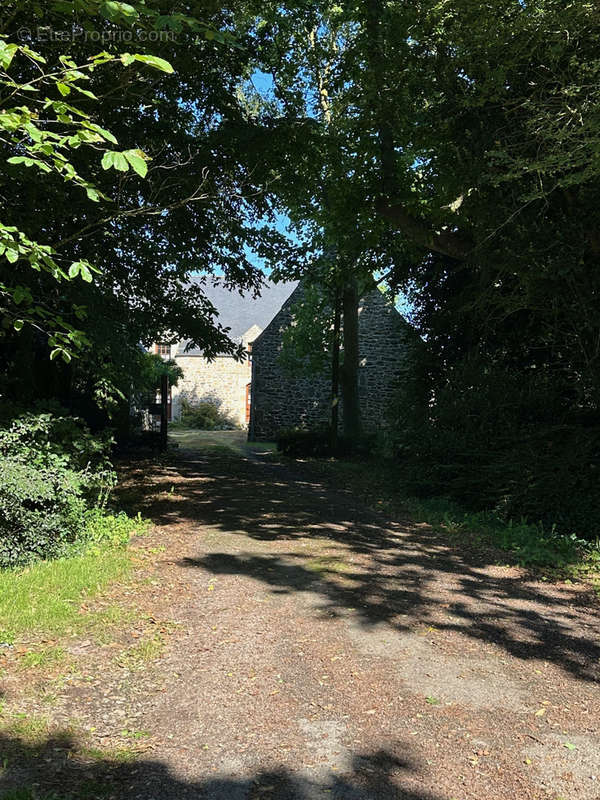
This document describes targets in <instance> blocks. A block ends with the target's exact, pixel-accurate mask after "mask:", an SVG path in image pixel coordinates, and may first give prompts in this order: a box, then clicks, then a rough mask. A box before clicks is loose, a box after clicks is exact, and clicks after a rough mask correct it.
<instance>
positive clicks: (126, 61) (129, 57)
mask: <svg viewBox="0 0 600 800" xmlns="http://www.w3.org/2000/svg"><path fill="white" fill-rule="evenodd" d="M134 61H135V56H134V55H133V53H121V63H122V64H123V65H124V66H125V67H128V66H129V65H130V64H133V62H134Z"/></svg>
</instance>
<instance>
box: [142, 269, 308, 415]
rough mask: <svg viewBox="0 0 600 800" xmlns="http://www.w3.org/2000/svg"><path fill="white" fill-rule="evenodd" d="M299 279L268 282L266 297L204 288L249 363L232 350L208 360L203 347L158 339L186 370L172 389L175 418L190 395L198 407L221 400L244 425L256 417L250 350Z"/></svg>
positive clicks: (161, 350)
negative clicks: (252, 405) (252, 407)
mask: <svg viewBox="0 0 600 800" xmlns="http://www.w3.org/2000/svg"><path fill="white" fill-rule="evenodd" d="M295 287H296V283H277V284H276V283H273V282H271V281H267V282H266V285H265V286H264V287H263V288H262V289H261V294H260V297H256V298H254V297H253V296H252V294H246V295H241V294H240V293H239V292H237V291H235V290H234V291H230V290H229V289H227V288H226V287H225V286H222V285H212V284H206V285H204V284H203V285H202V291H203V292H204V294H205V295H206V296H207V297H208V299H209V300H210V302H211V303H212V304H213V306H214V307H215V308H216V309H217V311H218V312H219V315H218V318H217V320H218V322H219V323H220V324H221V325H222V326H223V327H225V328H229V334H228V335H229V337H230V339H231V340H232V341H234V342H236V343H238V344H242V345H243V346H244V348H245V349H246V351H247V353H248V357H247V358H246V359H245V360H244V361H239V360H236V359H235V358H234V357H233V356H230V355H227V354H221V355H218V356H217V357H216V358H215V359H214V360H213V361H207V359H206V358H204V355H203V353H202V351H201V350H199V349H198V348H190V349H187V342H185V341H180V342H177V343H176V344H169V343H166V342H156V343H155V344H154V345H153V347H152V348H151V350H152V351H153V352H155V353H158V354H159V355H161V356H163V357H164V358H172V359H174V360H175V362H176V363H177V364H178V365H179V366H180V367H181V368H182V370H183V378H182V379H181V380H180V381H179V383H178V385H177V386H174V387H173V388H172V390H171V398H170V404H169V419H170V420H176V419H179V418H180V417H181V404H182V400H183V399H184V398H185V399H186V400H188V401H189V402H190V403H191V404H192V405H194V404H198V403H201V402H205V401H209V402H213V403H215V404H216V405H217V406H218V407H219V408H220V410H222V411H223V412H225V413H226V414H227V415H228V416H229V417H230V418H231V419H232V420H233V421H234V422H235V423H236V424H238V425H239V426H240V427H246V426H247V425H248V422H249V420H250V398H251V386H250V384H251V365H250V356H249V354H250V352H251V350H252V343H253V341H254V340H255V339H256V337H257V336H258V335H259V334H260V333H261V332H262V331H263V330H264V329H265V328H266V327H267V326H268V325H269V323H270V322H271V320H272V319H273V317H274V316H275V315H276V314H277V312H278V311H279V309H280V308H281V306H282V304H283V303H284V301H285V300H287V298H288V297H289V296H290V294H291V293H292V291H293V290H294V288H295Z"/></svg>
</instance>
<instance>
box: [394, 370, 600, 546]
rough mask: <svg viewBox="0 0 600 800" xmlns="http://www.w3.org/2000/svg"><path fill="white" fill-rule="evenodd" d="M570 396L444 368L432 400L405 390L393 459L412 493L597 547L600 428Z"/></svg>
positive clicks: (550, 384)
mask: <svg viewBox="0 0 600 800" xmlns="http://www.w3.org/2000/svg"><path fill="white" fill-rule="evenodd" d="M563 389H564V387H561V386H560V385H559V384H557V383H556V381H554V380H553V379H552V378H551V376H549V375H547V374H544V373H542V372H541V371H536V370H529V371H521V372H517V371H511V370H508V369H507V368H506V367H503V366H502V365H495V364H493V363H489V362H488V361H486V360H484V359H479V358H478V359H475V358H472V359H467V360H465V361H464V362H462V363H459V364H456V365H454V366H452V367H451V368H445V369H443V370H442V369H441V368H440V370H439V373H438V374H437V376H436V377H435V379H434V380H432V383H431V387H430V395H429V399H428V400H427V399H425V401H424V398H423V395H422V394H421V395H417V393H416V392H415V391H414V388H413V387H410V385H409V386H408V389H407V386H406V385H405V386H403V387H402V389H401V390H400V396H399V402H398V405H397V408H396V413H397V417H396V425H395V430H396V452H397V455H398V458H399V460H400V462H401V463H402V464H403V467H404V470H403V473H404V474H403V477H404V482H405V485H406V486H407V488H408V490H409V491H410V492H411V493H414V494H416V495H418V496H420V497H432V496H444V497H446V498H451V499H453V500H456V501H458V502H459V503H460V504H461V505H463V506H464V507H465V508H467V509H470V510H475V511H482V510H488V511H490V512H493V513H495V514H497V515H499V516H500V517H501V518H502V519H503V520H505V521H508V520H511V519H512V520H520V519H522V518H523V519H526V520H527V521H528V522H531V523H535V524H537V523H542V524H543V526H544V528H545V529H546V530H550V529H552V526H553V525H555V526H556V530H557V531H559V532H560V533H564V534H571V533H574V532H576V533H577V534H578V535H580V536H585V537H587V538H589V539H594V538H595V537H596V536H597V535H598V525H599V517H600V501H599V494H598V483H599V480H598V476H599V474H600V473H599V470H600V426H598V425H597V420H595V419H594V416H593V415H591V414H590V415H589V416H586V415H585V414H584V411H583V410H582V409H579V408H572V407H569V404H568V403H567V402H566V400H565V399H564V396H563V395H564V391H563Z"/></svg>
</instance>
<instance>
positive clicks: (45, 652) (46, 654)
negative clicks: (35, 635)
mask: <svg viewBox="0 0 600 800" xmlns="http://www.w3.org/2000/svg"><path fill="white" fill-rule="evenodd" d="M65 658H66V653H65V651H64V649H63V648H62V647H42V648H40V649H39V650H29V651H28V652H27V653H24V654H23V655H22V656H21V659H20V663H21V666H22V667H25V668H26V669H30V668H31V667H47V666H49V665H51V664H60V663H61V662H62V661H64V660H65Z"/></svg>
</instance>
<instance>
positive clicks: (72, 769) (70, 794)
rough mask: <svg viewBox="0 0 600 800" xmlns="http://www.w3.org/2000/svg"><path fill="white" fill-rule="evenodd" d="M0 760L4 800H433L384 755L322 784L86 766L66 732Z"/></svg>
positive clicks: (361, 760)
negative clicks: (409, 785) (412, 786)
mask: <svg viewBox="0 0 600 800" xmlns="http://www.w3.org/2000/svg"><path fill="white" fill-rule="evenodd" d="M0 760H1V762H2V763H3V764H4V769H3V770H2V772H1V773H0V798H5V800H33V798H35V800H67V799H68V800H75V799H76V800H83V798H87V799H88V800H96V799H97V800H105V799H106V798H110V800H200V799H201V798H202V800H259V798H260V799H261V800H314V799H315V798H325V797H326V798H333V799H334V800H377V799H378V798H385V799H386V800H388V799H389V800H394V798H398V800H400V798H402V800H437V798H436V796H434V795H432V794H430V793H429V792H420V791H418V790H417V791H414V790H411V789H406V790H405V789H402V788H401V785H402V782H403V780H406V779H407V778H410V779H411V780H412V781H414V780H415V778H418V768H416V767H415V766H414V765H413V763H412V762H411V761H410V760H408V759H406V760H399V759H398V758H396V757H395V756H392V755H390V754H389V753H387V752H386V751H378V752H374V753H370V754H361V755H356V756H355V757H354V758H353V762H352V768H351V771H350V772H349V773H348V774H345V775H337V774H336V775H334V774H329V775H328V776H327V778H326V779H324V780H323V781H321V782H320V783H314V782H311V781H309V780H307V779H304V778H302V777H300V776H298V775H294V774H292V773H290V772H289V771H288V770H286V769H284V768H278V769H273V770H265V771H260V772H256V773H255V774H251V775H248V776H246V775H242V776H230V777H228V776H225V777H218V776H214V777H207V778H205V779H201V780H198V781H196V780H185V779H182V778H181V777H178V776H176V775H174V774H173V773H172V772H171V771H170V770H169V769H168V767H167V766H166V765H165V764H163V763H161V762H159V761H152V760H145V759H143V758H140V759H139V760H138V759H135V760H130V761H128V762H127V763H122V762H120V761H116V760H113V761H111V760H110V759H102V758H99V757H97V756H96V757H95V758H94V760H91V759H90V756H89V755H88V754H86V752H85V751H83V752H82V750H81V748H80V746H79V745H78V743H77V741H76V740H75V738H74V737H73V736H72V734H70V733H62V734H57V735H55V736H52V737H49V738H47V739H45V740H43V741H40V742H37V743H36V744H25V743H23V742H22V741H21V740H20V739H17V738H8V737H6V736H3V735H1V734H0ZM25 775H27V780H26V781H24V776H25Z"/></svg>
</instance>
